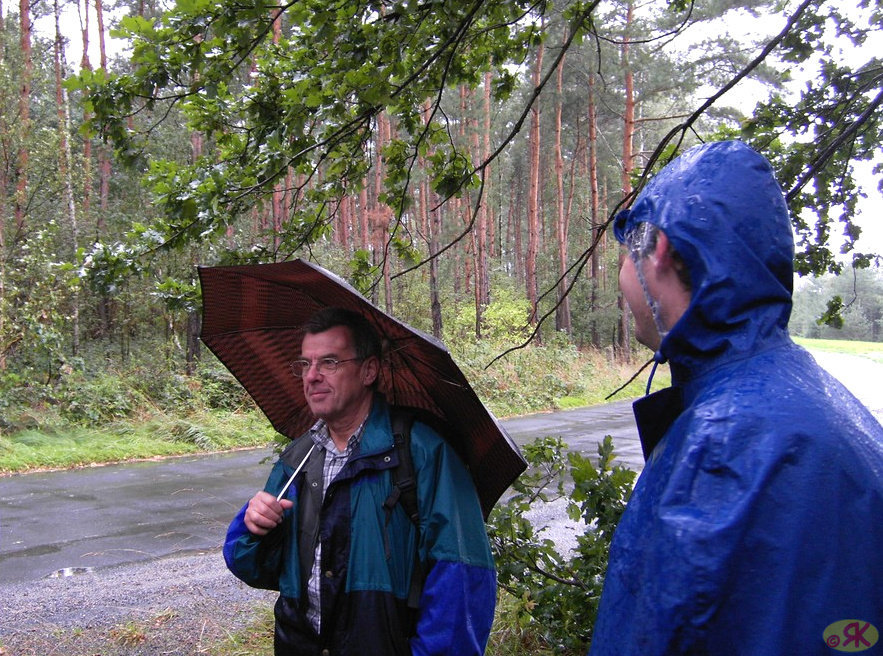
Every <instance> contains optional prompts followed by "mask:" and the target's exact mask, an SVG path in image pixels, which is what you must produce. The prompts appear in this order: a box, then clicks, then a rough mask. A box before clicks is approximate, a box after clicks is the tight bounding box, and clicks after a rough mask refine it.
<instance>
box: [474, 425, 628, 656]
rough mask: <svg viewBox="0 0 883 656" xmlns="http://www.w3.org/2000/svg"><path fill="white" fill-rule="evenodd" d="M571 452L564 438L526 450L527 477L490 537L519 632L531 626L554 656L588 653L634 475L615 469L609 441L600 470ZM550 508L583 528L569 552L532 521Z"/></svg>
mask: <svg viewBox="0 0 883 656" xmlns="http://www.w3.org/2000/svg"><path fill="white" fill-rule="evenodd" d="M566 447H567V445H566V444H565V443H564V442H563V441H562V440H561V438H553V437H545V438H541V439H539V440H536V441H534V442H533V443H531V444H529V445H527V446H525V447H524V449H523V451H524V455H525V458H526V459H527V461H528V464H529V467H528V470H527V471H526V472H525V473H524V474H522V475H521V477H520V478H519V479H518V480H517V481H516V482H515V483H514V484H513V486H512V488H513V490H514V493H513V494H512V496H511V497H510V498H508V499H507V500H506V502H505V503H501V504H498V505H497V507H496V508H495V509H494V511H493V513H492V514H491V517H490V520H489V522H488V535H489V536H490V538H491V545H492V548H493V551H494V558H495V560H496V564H497V580H498V582H499V585H500V586H501V587H502V588H503V589H504V590H505V591H506V592H508V593H509V594H510V595H511V596H512V599H514V600H515V608H514V609H513V612H514V613H515V614H516V615H517V616H518V617H519V618H520V621H519V625H521V626H529V627H531V628H532V629H533V630H534V631H535V632H536V633H537V634H538V635H539V636H541V637H542V639H543V640H544V641H545V643H546V644H547V645H548V646H549V647H550V648H551V649H552V650H553V651H554V652H555V653H558V654H585V653H586V650H587V648H588V646H589V644H590V642H591V637H592V626H593V624H594V621H595V616H596V614H597V611H598V602H599V600H600V596H601V588H602V585H603V582H604V573H605V572H606V570H607V553H608V551H609V548H610V541H611V539H612V537H613V532H614V530H615V528H616V524H617V523H618V522H619V518H620V517H621V516H622V513H623V511H624V510H625V505H626V501H627V499H628V496H629V494H630V493H631V489H632V484H633V482H634V478H635V473H634V472H633V471H631V470H629V469H627V468H624V467H622V466H619V465H617V466H615V467H613V466H611V463H612V461H613V457H614V453H613V442H612V440H611V438H610V436H609V435H608V436H607V437H605V438H604V442H603V443H602V444H600V445H599V446H598V456H599V458H598V462H597V465H595V464H593V463H592V461H591V460H590V459H589V458H587V457H585V456H583V455H581V454H579V453H572V452H571V453H568V454H567V455H566V457H565V455H564V451H565V449H566ZM568 467H569V472H568ZM568 473H569V479H570V481H571V482H570V483H568V482H567V480H568V476H567V474H568ZM568 488H569V489H568ZM549 504H553V505H559V506H562V508H563V510H564V511H566V513H567V515H568V516H569V517H570V519H571V520H573V521H574V522H575V523H576V525H577V527H578V534H577V536H576V539H575V544H573V545H572V547H571V548H570V549H567V550H565V549H562V545H561V544H560V543H556V542H555V541H553V540H552V539H551V538H548V537H544V536H543V531H544V528H545V527H543V526H536V525H535V524H536V523H538V522H537V520H536V519H532V518H531V516H534V517H536V516H540V517H542V516H547V513H545V512H543V511H544V510H545V509H547V507H548V505H549ZM551 515H552V516H555V515H560V512H558V513H551ZM579 531H582V532H581V533H579Z"/></svg>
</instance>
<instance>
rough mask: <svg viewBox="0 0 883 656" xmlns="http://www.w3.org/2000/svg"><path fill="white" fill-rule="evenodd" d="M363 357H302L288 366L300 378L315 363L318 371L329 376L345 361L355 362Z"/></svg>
mask: <svg viewBox="0 0 883 656" xmlns="http://www.w3.org/2000/svg"><path fill="white" fill-rule="evenodd" d="M363 359H364V358H348V359H346V360H338V359H337V358H319V359H318V360H305V359H300V360H295V361H294V362H292V363H291V364H290V365H288V366H289V367H291V373H293V374H294V375H295V376H296V377H298V378H303V377H304V376H306V375H307V372H308V371H309V370H310V367H312V366H313V364H314V363H315V365H316V369H317V370H318V372H319V373H320V374H322V375H323V376H327V375H329V374H333V373H334V372H335V371H337V368H338V367H339V366H340V365H342V364H343V363H344V362H355V361H356V360H363Z"/></svg>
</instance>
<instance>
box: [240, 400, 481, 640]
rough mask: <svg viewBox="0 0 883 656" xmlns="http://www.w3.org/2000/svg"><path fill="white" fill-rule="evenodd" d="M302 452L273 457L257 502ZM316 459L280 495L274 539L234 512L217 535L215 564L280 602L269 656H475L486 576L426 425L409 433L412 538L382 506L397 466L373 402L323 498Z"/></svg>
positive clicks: (457, 468) (476, 508)
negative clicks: (415, 588)
mask: <svg viewBox="0 0 883 656" xmlns="http://www.w3.org/2000/svg"><path fill="white" fill-rule="evenodd" d="M307 443H310V444H311V443H312V442H311V439H310V437H309V436H303V437H301V438H298V439H297V440H295V441H294V442H293V443H292V444H291V445H290V446H289V447H288V449H286V451H285V452H283V453H282V455H281V456H280V458H279V460H278V461H277V462H276V463H275V465H274V466H273V469H272V471H271V473H270V476H269V478H268V480H267V483H266V486H265V488H264V489H265V490H266V491H267V492H269V493H271V494H273V495H274V496H275V495H276V494H278V492H279V491H280V490H281V489H282V487H283V486H284V485H285V482H286V481H287V480H288V478H289V476H290V475H291V473H292V472H293V471H294V469H295V467H297V465H298V464H299V463H300V461H301V460H302V458H303V456H304V455H305V454H306V452H307V450H308V449H309V444H307ZM323 453H324V452H323V451H322V450H320V449H316V450H315V451H314V452H313V455H311V456H310V459H309V461H308V462H307V465H306V466H305V467H304V469H303V470H302V473H301V474H299V475H298V476H297V478H296V480H295V483H294V484H293V485H292V486H291V487H290V488H289V491H288V492H287V496H288V498H289V499H291V500H292V501H293V502H294V507H293V508H292V509H290V510H288V511H286V513H285V517H284V519H283V521H282V523H281V524H280V525H279V526H278V527H276V529H274V530H273V531H271V532H270V533H269V534H267V535H266V536H264V537H258V536H255V535H252V534H251V533H249V531H248V530H247V529H246V528H245V525H244V523H243V517H244V514H245V508H243V509H242V510H241V511H240V512H239V514H238V515H237V516H236V518H235V519H234V520H233V522H232V523H231V525H230V527H229V529H228V532H227V539H226V542H225V545H224V557H225V560H226V562H227V566H228V567H229V568H230V570H231V571H232V572H233V573H234V574H235V575H236V576H237V577H238V578H240V579H241V580H242V581H244V582H245V583H247V584H248V585H251V586H253V587H258V588H265V589H271V590H279V592H280V596H279V600H278V602H277V604H276V611H275V613H276V653H277V654H292V655H295V654H297V655H300V654H316V655H318V654H322V653H323V651H324V650H327V651H324V653H330V654H337V655H341V656H345V655H352V656H356V655H366V654H378V655H381V654H382V655H387V654H388V655H393V654H414V655H415V656H417V655H423V654H447V655H453V656H456V655H459V654H463V655H467V654H470V655H471V654H482V653H484V649H485V646H486V643H487V640H488V636H489V635H490V627H491V624H492V622H493V615H494V606H495V602H496V574H495V571H494V564H493V559H492V556H491V551H490V546H489V543H488V538H487V532H486V530H485V526H484V520H483V517H482V513H481V507H480V505H479V501H478V496H477V494H476V491H475V487H474V485H473V483H472V480H471V478H470V476H469V473H468V472H467V470H466V468H465V467H464V465H463V463H462V461H461V460H460V459H459V457H458V456H457V454H456V453H455V452H454V450H453V449H452V448H451V447H450V445H449V444H448V443H447V442H445V441H444V440H443V439H442V438H441V437H440V436H439V435H438V434H437V433H436V432H435V431H433V430H432V429H430V428H429V427H428V426H426V425H425V424H423V423H421V422H419V421H418V422H415V423H414V425H413V427H412V429H411V453H412V459H413V463H414V470H415V473H416V478H417V488H418V499H417V501H418V508H419V514H420V521H419V524H420V530H419V533H418V531H417V528H416V527H415V525H414V523H413V522H412V521H411V520H410V519H409V518H408V517H407V515H406V513H405V512H404V510H403V509H402V508H401V504H398V505H397V506H395V507H394V509H393V511H392V513H391V514H390V515H389V516H387V512H386V511H385V510H384V507H383V504H384V501H386V500H387V498H388V497H389V495H390V492H391V491H392V482H391V477H390V470H391V469H393V468H394V467H396V465H397V464H398V456H397V453H396V450H395V448H394V443H393V437H392V428H391V423H390V410H389V407H388V406H387V404H386V402H385V401H384V400H383V399H382V398H380V397H377V398H376V400H375V402H374V405H373V408H372V411H371V414H370V416H369V418H368V420H367V423H366V425H365V428H364V431H363V433H362V437H361V441H360V446H359V450H358V452H357V453H356V454H354V455H353V456H352V457H351V458H350V460H349V462H348V463H347V464H346V465H345V467H344V469H343V470H342V471H341V473H340V474H339V476H338V477H337V478H336V479H335V480H334V481H332V483H331V484H330V486H329V488H328V491H327V493H326V495H325V498H324V500H322V498H321V489H322V481H321V477H322V460H323V456H322V455H321V454H323ZM317 454H319V457H316V455H317ZM316 490H318V493H317V495H315V496H314V495H313V494H312V492H315V491H316ZM317 518H318V521H316V519H317ZM305 532H306V533H313V534H314V535H305V534H304V533H305ZM316 539H321V540H322V572H323V576H322V584H321V586H322V587H321V603H322V609H321V617H322V621H321V635H319V636H317V635H316V634H315V631H314V630H313V629H312V627H311V626H310V624H309V622H308V621H307V620H306V615H305V605H306V581H307V578H308V576H309V571H310V568H311V565H312V562H311V561H312V557H313V556H312V555H313V549H314V546H315V542H314V540H316ZM415 554H416V555H417V556H419V558H420V560H421V562H422V563H423V571H425V572H426V579H425V583H424V585H423V590H422V595H421V597H420V607H419V611H418V614H417V617H416V629H415V623H414V617H413V611H411V610H410V609H409V608H408V606H407V596H408V591H409V587H410V582H411V576H412V574H413V572H414V569H415V568H414V558H415Z"/></svg>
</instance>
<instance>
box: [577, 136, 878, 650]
mask: <svg viewBox="0 0 883 656" xmlns="http://www.w3.org/2000/svg"><path fill="white" fill-rule="evenodd" d="M645 221H649V222H651V223H653V224H655V225H657V226H658V227H659V228H661V229H662V231H663V232H664V233H665V235H666V236H667V237H668V239H669V241H670V242H671V244H672V245H673V247H674V249H675V250H676V251H677V253H678V254H679V255H680V256H681V258H682V259H683V261H684V263H685V264H686V266H687V269H688V270H689V273H690V278H691V282H692V296H691V301H690V304H689V307H688V309H687V310H686V312H685V313H684V314H683V316H682V317H681V318H680V320H679V321H678V322H677V323H676V324H675V325H674V326H673V327H672V328H671V330H670V332H669V333H668V334H667V335H666V336H665V337H664V339H663V340H662V343H661V345H660V353H658V354H657V360H660V361H664V360H667V361H668V362H669V363H670V366H671V372H672V382H673V387H671V388H669V389H666V390H662V391H660V392H656V393H655V394H652V395H650V396H648V397H645V398H644V399H641V400H639V401H637V402H636V403H635V413H636V416H637V417H638V427H639V432H640V434H641V438H642V442H645V453H648V456H649V457H648V460H647V462H646V465H645V467H644V469H643V471H642V473H641V476H640V478H639V479H638V482H637V483H636V485H635V489H634V491H633V493H632V496H631V498H630V500H629V503H628V507H627V508H626V511H625V513H624V514H623V516H622V519H621V520H620V523H619V526H618V527H617V530H616V533H615V535H614V538H613V543H612V545H611V550H610V559H609V565H608V568H607V575H606V579H605V583H604V590H603V593H602V596H601V603H600V608H599V611H598V618H597V621H596V623H595V627H594V634H593V639H592V645H591V650H590V653H591V656H607V655H615V656H662V655H678V654H703V655H709V656H713V655H721V656H723V655H726V656H738V655H741V654H744V655H745V656H764V655H791V654H799V655H800V656H810V655H817V656H835V655H836V654H837V653H839V652H861V651H865V652H866V653H868V654H880V653H883V643H881V642H880V641H879V632H880V631H881V630H883V428H881V426H880V423H879V422H878V421H877V420H876V419H875V418H874V417H873V416H872V415H871V413H870V412H869V411H868V410H867V409H866V408H865V407H864V406H862V404H861V403H860V402H859V401H858V400H857V399H856V398H855V397H854V396H853V395H852V394H850V393H849V392H848V391H847V390H846V389H845V388H844V387H843V385H841V384H840V383H839V382H838V381H837V380H835V379H834V378H832V377H831V376H830V375H828V374H827V373H826V372H825V371H824V370H823V369H822V368H821V367H819V366H818V365H817V364H816V362H815V360H814V359H813V358H812V356H811V355H810V354H809V353H807V352H806V351H805V350H804V349H802V348H800V347H799V346H797V345H796V344H795V343H794V342H793V341H792V340H791V338H790V337H789V335H788V330H787V325H788V319H789V316H790V312H791V288H792V277H793V273H792V259H793V251H794V242H793V238H792V233H791V226H790V222H789V218H788V211H787V208H786V206H785V201H784V198H783V194H782V192H781V189H780V188H779V186H778V184H777V183H776V181H775V178H774V176H773V172H772V169H771V167H770V165H769V163H768V162H767V161H766V160H765V159H764V158H763V157H761V156H760V155H759V154H757V153H756V152H754V151H752V150H751V149H750V148H748V147H747V146H745V145H744V144H741V143H739V142H722V143H713V144H707V145H704V146H700V147H698V148H695V149H692V150H690V151H688V152H687V153H685V154H684V155H682V156H681V157H680V158H679V159H677V160H675V161H674V162H673V163H672V164H670V165H669V166H668V167H666V168H665V169H664V170H663V171H662V172H661V173H660V174H659V175H657V176H656V177H655V178H654V179H653V180H652V181H651V182H650V184H649V185H648V186H647V187H646V188H645V189H644V191H643V192H642V193H641V194H640V196H639V197H638V199H637V200H636V201H635V203H634V205H633V206H632V208H631V209H630V210H627V211H626V213H624V214H623V215H621V216H620V217H618V220H617V225H616V232H617V237H618V238H619V239H620V240H621V241H622V240H623V239H625V238H626V235H627V234H628V232H629V231H630V230H631V229H632V227H634V226H636V225H637V224H640V223H642V222H645Z"/></svg>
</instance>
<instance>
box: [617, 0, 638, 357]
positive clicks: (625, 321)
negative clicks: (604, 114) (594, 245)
mask: <svg viewBox="0 0 883 656" xmlns="http://www.w3.org/2000/svg"><path fill="white" fill-rule="evenodd" d="M631 24H632V3H631V0H629V3H628V10H627V13H626V27H625V35H624V37H623V42H622V66H623V70H625V111H624V112H623V115H624V126H623V137H622V195H623V198H625V197H626V196H628V195H629V194H630V193H631V192H632V182H631V174H632V156H633V154H632V144H633V140H634V134H635V98H634V92H635V90H634V75H633V73H632V70H631V64H630V62H629V30H630V28H631ZM623 257H625V255H624V250H623V249H620V255H619V262H620V266H622V258H623ZM617 306H618V308H619V316H620V331H619V352H620V354H621V355H622V358H623V360H624V361H625V362H631V348H630V345H631V322H630V319H629V313H628V308H627V307H626V303H625V297H624V296H623V295H622V292H621V291H620V292H619V294H618V295H617Z"/></svg>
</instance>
